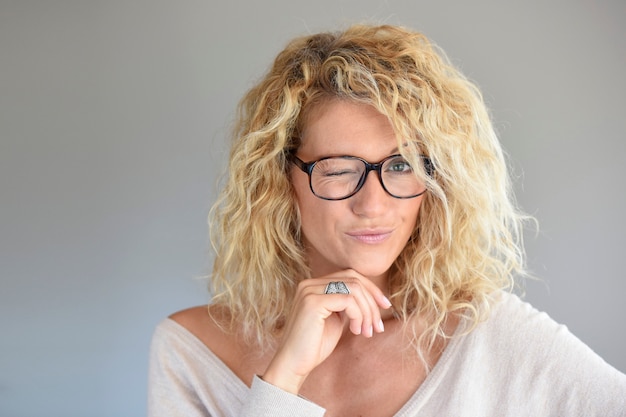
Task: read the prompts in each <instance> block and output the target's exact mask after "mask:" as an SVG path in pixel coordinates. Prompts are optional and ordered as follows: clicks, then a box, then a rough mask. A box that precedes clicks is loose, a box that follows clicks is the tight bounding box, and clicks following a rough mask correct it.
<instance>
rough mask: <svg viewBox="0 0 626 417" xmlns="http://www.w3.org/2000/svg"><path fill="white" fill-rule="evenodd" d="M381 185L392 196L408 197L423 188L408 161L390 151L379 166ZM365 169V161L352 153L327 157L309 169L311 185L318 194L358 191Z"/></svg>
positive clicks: (336, 197) (345, 194)
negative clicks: (345, 155)
mask: <svg viewBox="0 0 626 417" xmlns="http://www.w3.org/2000/svg"><path fill="white" fill-rule="evenodd" d="M379 170H380V171H379V173H380V179H381V181H382V184H383V188H384V189H385V190H386V191H387V192H388V193H389V194H391V195H392V196H394V197H398V198H410V197H414V196H416V195H419V194H421V193H422V192H424V190H425V186H424V184H423V183H422V182H421V181H420V180H419V179H418V178H417V177H416V176H415V174H414V173H413V169H412V168H411V165H410V164H409V163H408V161H407V160H406V159H405V158H404V157H402V156H401V155H393V156H391V157H389V158H387V159H386V160H384V161H383V164H382V166H381V167H380V168H379ZM366 171H367V165H366V162H365V161H363V160H361V159H358V158H353V157H331V158H325V159H322V160H319V161H317V162H316V163H315V164H314V165H313V168H312V170H311V189H312V191H313V193H314V194H315V195H317V196H318V197H321V198H326V199H332V200H340V199H343V198H347V197H349V196H351V195H352V194H354V193H355V192H356V191H358V190H359V189H360V188H361V187H362V185H363V183H364V182H365V181H366V180H367V178H365V176H366Z"/></svg>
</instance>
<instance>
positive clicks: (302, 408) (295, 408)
mask: <svg viewBox="0 0 626 417" xmlns="http://www.w3.org/2000/svg"><path fill="white" fill-rule="evenodd" d="M324 412H325V410H324V409H323V408H322V407H320V406H318V405H316V404H314V403H312V402H310V401H308V400H306V399H304V398H302V397H300V396H297V395H293V394H291V393H288V392H286V391H282V390H281V389H280V388H277V387H275V386H273V385H271V384H268V383H267V382H265V381H263V380H262V379H261V378H259V377H258V376H255V377H254V380H253V381H252V387H251V388H250V395H249V396H248V398H247V401H246V402H245V404H244V406H243V409H242V411H241V414H240V417H253V416H254V417H263V416H267V417H270V416H271V417H294V416H298V417H321V416H323V415H324Z"/></svg>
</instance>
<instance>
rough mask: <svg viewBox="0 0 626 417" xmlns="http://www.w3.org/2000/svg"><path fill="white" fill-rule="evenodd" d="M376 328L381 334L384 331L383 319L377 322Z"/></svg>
mask: <svg viewBox="0 0 626 417" xmlns="http://www.w3.org/2000/svg"><path fill="white" fill-rule="evenodd" d="M378 328H379V329H380V331H381V333H382V332H384V331H385V323H383V319H380V321H379V322H378Z"/></svg>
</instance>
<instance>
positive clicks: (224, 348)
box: [166, 305, 266, 385]
mask: <svg viewBox="0 0 626 417" xmlns="http://www.w3.org/2000/svg"><path fill="white" fill-rule="evenodd" d="M166 321H167V322H170V323H172V324H175V325H176V326H177V327H179V329H181V330H182V331H183V332H186V333H188V334H189V335H190V336H192V337H193V339H195V340H194V341H193V342H191V343H195V342H199V343H201V344H202V345H204V347H206V348H208V349H209V350H210V351H211V352H212V354H213V355H215V356H216V357H217V358H218V359H219V360H220V361H221V362H223V363H224V365H226V366H227V367H228V368H229V369H230V370H231V371H232V372H233V373H234V374H235V375H236V376H237V377H239V379H241V380H242V381H244V382H245V383H246V384H248V385H249V384H250V383H251V381H252V377H253V376H254V375H255V374H259V375H260V374H262V373H263V372H264V371H265V362H266V360H265V358H264V357H262V356H260V355H257V354H256V353H257V352H258V349H255V348H254V347H253V346H251V345H249V344H247V343H245V341H244V339H243V337H242V336H241V332H240V329H239V328H237V326H233V325H232V323H231V316H230V314H229V312H228V310H226V309H225V308H223V307H221V306H216V305H209V306H206V305H204V306H197V307H192V308H188V309H185V310H181V311H178V312H176V313H174V314H172V315H170V316H169V320H166Z"/></svg>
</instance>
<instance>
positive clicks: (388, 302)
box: [383, 295, 391, 308]
mask: <svg viewBox="0 0 626 417" xmlns="http://www.w3.org/2000/svg"><path fill="white" fill-rule="evenodd" d="M383 302H384V304H385V306H386V307H387V308H389V307H391V301H389V299H388V298H387V297H385V296H384V295H383Z"/></svg>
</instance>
